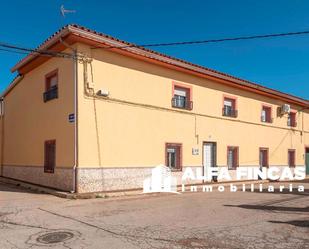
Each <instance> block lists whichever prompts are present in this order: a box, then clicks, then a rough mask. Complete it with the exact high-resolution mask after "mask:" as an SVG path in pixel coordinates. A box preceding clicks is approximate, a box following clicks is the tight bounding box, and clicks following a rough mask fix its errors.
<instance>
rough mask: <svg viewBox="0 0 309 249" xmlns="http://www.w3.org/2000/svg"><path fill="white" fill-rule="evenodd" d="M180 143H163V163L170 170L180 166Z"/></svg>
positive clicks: (178, 168) (177, 168)
mask: <svg viewBox="0 0 309 249" xmlns="http://www.w3.org/2000/svg"><path fill="white" fill-rule="evenodd" d="M181 153H182V145H181V144H177V143H166V144H165V163H166V166H167V167H169V168H170V169H172V170H181V168H182V155H181Z"/></svg>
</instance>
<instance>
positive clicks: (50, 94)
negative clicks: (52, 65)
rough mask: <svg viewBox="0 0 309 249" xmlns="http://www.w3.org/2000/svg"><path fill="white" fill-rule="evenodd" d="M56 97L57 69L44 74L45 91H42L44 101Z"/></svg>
mask: <svg viewBox="0 0 309 249" xmlns="http://www.w3.org/2000/svg"><path fill="white" fill-rule="evenodd" d="M56 98H58V70H55V71H53V72H51V73H49V74H47V75H46V76H45V92H44V93H43V99H44V102H47V101H49V100H52V99H56Z"/></svg>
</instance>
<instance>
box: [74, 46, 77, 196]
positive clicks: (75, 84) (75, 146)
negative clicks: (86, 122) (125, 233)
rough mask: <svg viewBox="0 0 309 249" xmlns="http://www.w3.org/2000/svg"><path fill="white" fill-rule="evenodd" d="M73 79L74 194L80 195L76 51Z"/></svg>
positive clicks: (75, 52)
mask: <svg viewBox="0 0 309 249" xmlns="http://www.w3.org/2000/svg"><path fill="white" fill-rule="evenodd" d="M73 54H74V56H73V74H74V75H73V77H74V121H75V122H74V167H73V192H74V193H78V171H77V166H78V132H77V131H78V129H77V128H78V126H77V121H78V119H77V97H78V96H77V87H78V85H77V82H78V80H77V79H78V71H77V66H78V60H77V51H76V49H75V50H74V52H73Z"/></svg>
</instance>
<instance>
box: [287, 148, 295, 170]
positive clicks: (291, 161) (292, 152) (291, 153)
mask: <svg viewBox="0 0 309 249" xmlns="http://www.w3.org/2000/svg"><path fill="white" fill-rule="evenodd" d="M288 164H289V167H295V150H288Z"/></svg>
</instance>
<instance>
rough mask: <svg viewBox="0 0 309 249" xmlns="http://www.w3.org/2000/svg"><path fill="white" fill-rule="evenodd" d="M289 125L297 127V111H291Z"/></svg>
mask: <svg viewBox="0 0 309 249" xmlns="http://www.w3.org/2000/svg"><path fill="white" fill-rule="evenodd" d="M288 126H291V127H296V126H297V122H296V112H292V111H291V112H290V113H289V115H288Z"/></svg>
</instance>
